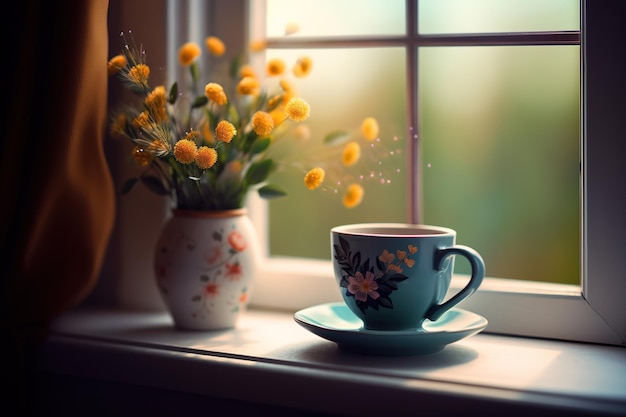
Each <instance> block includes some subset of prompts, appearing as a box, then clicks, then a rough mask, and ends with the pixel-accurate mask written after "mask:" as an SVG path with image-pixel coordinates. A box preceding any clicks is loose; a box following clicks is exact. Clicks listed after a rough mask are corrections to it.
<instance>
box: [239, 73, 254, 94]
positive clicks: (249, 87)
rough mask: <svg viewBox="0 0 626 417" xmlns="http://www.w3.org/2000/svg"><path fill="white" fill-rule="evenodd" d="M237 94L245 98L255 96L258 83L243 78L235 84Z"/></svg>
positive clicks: (251, 79) (250, 78) (252, 78)
mask: <svg viewBox="0 0 626 417" xmlns="http://www.w3.org/2000/svg"><path fill="white" fill-rule="evenodd" d="M237 92H238V93H239V94H243V95H245V96H250V95H255V94H257V93H258V92H259V82H258V81H257V79H256V78H254V77H243V78H242V79H241V81H239V83H237Z"/></svg>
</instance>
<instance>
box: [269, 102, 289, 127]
mask: <svg viewBox="0 0 626 417" xmlns="http://www.w3.org/2000/svg"><path fill="white" fill-rule="evenodd" d="M270 116H272V120H274V126H278V125H279V124H281V123H282V122H284V121H285V119H287V113H286V112H285V110H284V109H283V108H282V107H280V106H279V107H276V108H274V109H272V110H271V111H270Z"/></svg>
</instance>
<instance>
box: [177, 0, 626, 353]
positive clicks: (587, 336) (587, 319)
mask: <svg viewBox="0 0 626 417" xmlns="http://www.w3.org/2000/svg"><path fill="white" fill-rule="evenodd" d="M400 3H401V2H399V3H398V4H400ZM394 4H395V3H394ZM402 4H406V13H407V15H406V22H407V23H406V27H408V28H411V27H413V25H414V23H415V22H417V14H416V12H417V10H419V7H418V3H417V2H413V1H407V2H406V3H402ZM264 5H265V4H264V2H260V1H259V2H257V1H255V2H246V1H233V2H215V3H210V4H209V5H206V4H204V3H203V2H189V3H187V2H179V1H173V0H170V1H169V2H168V8H169V10H170V11H171V13H168V18H169V19H170V20H169V21H170V23H171V24H170V45H177V44H179V43H180V42H179V40H181V39H189V38H190V37H193V36H196V37H197V38H198V39H202V36H205V35H207V34H209V33H211V34H217V35H218V36H221V37H222V38H224V39H225V40H226V42H227V43H228V44H232V45H236V44H239V45H241V46H244V45H245V44H247V39H246V37H245V36H244V33H242V32H243V31H240V30H239V29H238V28H246V27H248V28H250V33H249V34H248V35H247V36H248V37H249V38H251V39H255V38H258V35H259V34H260V33H263V32H259V30H261V31H263V27H264V23H263V21H262V20H263V16H264V12H263V7H264ZM244 6H245V7H248V8H249V17H250V25H249V26H248V22H247V21H246V20H245V19H244V17H245V16H242V15H243V13H241V10H244V9H243V7H244ZM194 7H196V8H198V7H199V8H200V9H203V10H202V11H203V13H198V12H197V10H196V12H194V11H193V10H194ZM622 9H623V6H622V5H619V2H616V3H615V5H614V6H613V8H611V7H606V5H605V7H604V8H603V7H602V6H600V7H598V6H597V5H596V6H594V5H592V4H589V3H588V2H585V1H583V3H582V6H581V13H580V14H581V22H582V23H581V32H582V42H581V43H582V50H583V53H582V59H581V68H582V71H581V74H582V77H581V79H582V81H581V85H582V89H581V91H582V92H583V100H582V103H583V105H582V113H581V126H582V129H581V132H582V144H581V149H582V150H583V153H582V155H583V157H582V191H583V192H582V209H581V212H582V215H581V218H582V221H581V224H582V226H581V230H582V239H581V240H582V244H581V246H580V250H581V252H582V267H581V275H582V277H583V278H582V282H581V285H564V284H554V283H539V282H527V281H516V280H509V279H498V278H490V279H487V280H485V282H484V284H483V285H482V287H481V289H480V290H479V291H478V292H477V293H476V294H475V295H474V296H473V297H471V298H470V299H468V300H466V301H464V302H463V304H462V305H461V307H462V308H467V309H468V310H472V311H475V312H477V313H479V314H482V315H484V316H485V317H487V318H488V320H489V322H490V324H489V327H488V329H487V330H488V331H490V332H495V333H505V334H514V335H523V336H535V337H548V338H558V339H565V340H577V341H589V342H599V343H610V344H624V341H625V339H626V338H625V334H626V322H625V321H626V315H624V314H623V307H621V303H622V300H623V298H624V295H626V280H624V279H622V277H623V275H624V273H623V266H624V265H623V261H621V259H623V252H624V251H623V249H625V246H626V245H625V244H624V243H623V242H621V241H620V239H621V236H620V234H622V233H623V231H624V230H626V225H625V224H624V220H623V215H622V213H623V212H624V210H625V209H626V207H624V203H623V202H621V201H620V199H619V198H617V197H619V194H620V192H621V190H622V189H623V184H624V183H625V182H624V181H625V180H626V178H625V177H626V174H625V173H624V171H623V170H618V169H617V168H618V167H620V159H619V158H620V155H623V154H624V151H625V150H626V149H625V147H626V143H625V142H624V141H623V140H616V139H619V138H621V136H620V135H619V133H618V132H620V131H619V130H618V128H619V127H620V126H618V121H619V120H620V117H621V116H622V115H621V114H620V112H619V106H618V103H621V101H618V100H617V98H616V97H621V96H620V95H616V92H620V91H621V92H622V95H623V92H624V83H625V81H624V80H623V79H621V74H620V72H619V71H618V68H620V66H619V65H618V63H619V62H621V60H622V59H623V58H624V57H623V55H624V50H623V48H617V47H613V48H611V47H609V46H607V45H609V44H610V42H616V39H617V36H616V35H617V29H616V28H618V27H619V25H620V23H619V21H618V20H617V17H616V16H619V13H617V11H618V10H622ZM174 10H177V12H176V13H174V12H172V11H174ZM181 10H188V11H189V12H185V13H182V12H180V11H181ZM215 16H219V17H217V18H215ZM226 17H227V18H226ZM237 19H239V21H237ZM225 22H228V24H226V23H225ZM180 28H187V30H189V33H186V34H183V31H182V30H181V29H180ZM566 29H567V28H566ZM521 30H535V28H522V29H521ZM385 36H387V35H385ZM389 36H395V35H389ZM614 36H615V37H614ZM177 37H178V38H177ZM294 39H296V38H294ZM294 45H296V43H295V41H294ZM169 54H170V56H172V57H174V54H175V47H170V51H169ZM406 61H407V62H411V59H407V60H406ZM414 82H415V85H410V83H408V85H409V88H408V90H409V91H413V92H414V91H415V86H416V85H417V82H416V80H414ZM410 100H414V104H415V103H416V102H417V94H416V93H414V97H412V98H410ZM424 162H426V161H424ZM414 168H415V167H414V165H411V164H409V165H407V168H406V169H407V170H409V169H414ZM409 177H410V175H409ZM408 191H409V193H408V195H407V198H408V199H409V200H410V201H412V200H413V199H414V198H416V196H417V195H419V194H420V193H421V192H422V191H420V190H419V189H409V190H408ZM424 191H425V190H424ZM622 194H623V192H622ZM251 204H253V205H254V212H253V213H252V214H253V220H254V221H255V224H256V225H257V227H258V230H259V232H260V234H261V236H262V237H263V238H264V239H263V240H265V239H266V238H267V233H268V227H267V224H268V223H267V218H268V217H267V216H268V214H267V206H266V205H265V204H264V203H263V202H260V201H253V202H251ZM414 215H415V213H414V212H412V213H409V214H407V215H406V216H407V217H409V216H414ZM620 231H622V232H620ZM262 272H263V276H262V277H261V278H260V281H259V283H258V284H257V285H256V287H255V293H254V296H253V303H254V304H255V305H257V306H260V307H272V308H281V309H289V310H293V309H298V308H303V307H307V306H310V305H312V304H317V303H322V302H327V301H333V300H339V299H340V297H339V294H338V293H337V289H336V286H335V285H334V282H333V280H334V278H333V277H332V270H331V267H330V263H329V262H328V261H325V260H323V259H312V260H307V259H300V258H281V257H270V256H268V257H267V259H266V262H264V264H263V271H262ZM463 280H464V277H463V276H462V275H459V276H457V277H455V284H453V290H454V285H456V286H457V287H458V286H460V285H462V283H463ZM304 283H306V285H305V284H304ZM303 288H306V291H303Z"/></svg>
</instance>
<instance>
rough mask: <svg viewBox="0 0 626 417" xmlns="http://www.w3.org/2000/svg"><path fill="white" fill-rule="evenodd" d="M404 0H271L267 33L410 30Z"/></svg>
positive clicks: (395, 32)
mask: <svg viewBox="0 0 626 417" xmlns="http://www.w3.org/2000/svg"><path fill="white" fill-rule="evenodd" d="M404 8H405V2H404V0H341V1H336V0H316V1H311V0H268V1H267V36H270V37H274V36H282V35H284V34H285V28H286V27H287V25H289V24H291V23H295V24H297V26H298V28H299V31H298V32H297V33H295V34H293V35H292V36H350V35H372V36H373V35H398V34H404V33H405V31H406V17H405V12H404Z"/></svg>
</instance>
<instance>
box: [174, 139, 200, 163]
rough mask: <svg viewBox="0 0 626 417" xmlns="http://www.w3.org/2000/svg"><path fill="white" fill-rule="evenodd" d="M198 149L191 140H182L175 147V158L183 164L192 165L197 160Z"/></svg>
mask: <svg viewBox="0 0 626 417" xmlns="http://www.w3.org/2000/svg"><path fill="white" fill-rule="evenodd" d="M197 153H198V147H197V146H196V143H195V142H194V141H192V140H189V139H181V140H179V141H178V142H176V145H174V158H176V160H177V161H178V162H180V163H181V164H191V163H192V162H193V161H195V160H196V154H197Z"/></svg>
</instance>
